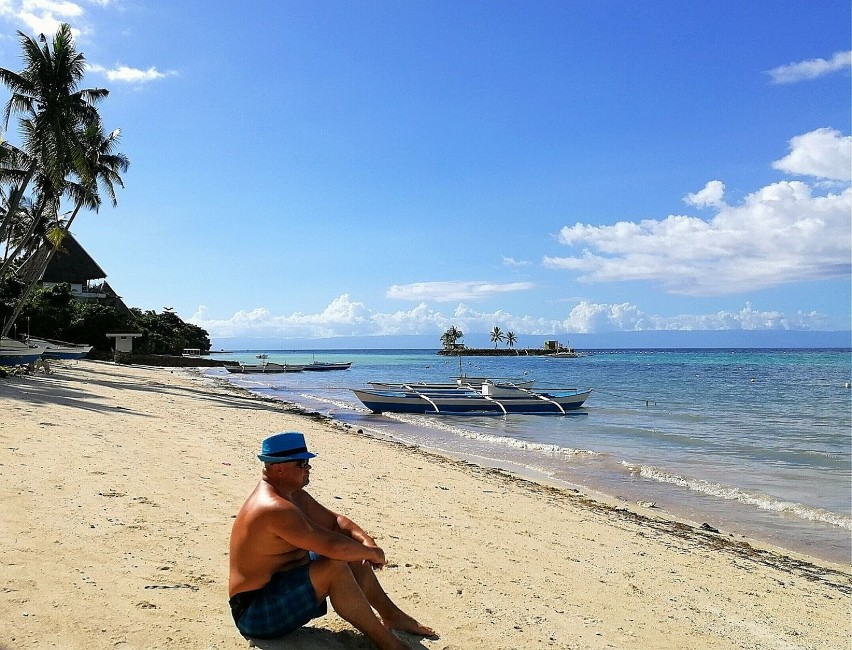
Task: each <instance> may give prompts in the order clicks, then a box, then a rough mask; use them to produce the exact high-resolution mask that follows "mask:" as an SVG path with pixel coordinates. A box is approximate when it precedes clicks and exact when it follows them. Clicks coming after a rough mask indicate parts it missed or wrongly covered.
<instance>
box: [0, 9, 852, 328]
mask: <svg viewBox="0 0 852 650" xmlns="http://www.w3.org/2000/svg"><path fill="white" fill-rule="evenodd" d="M851 12H852V10H850V4H849V2H848V0H844V1H842V2H841V1H825V2H818V3H792V2H768V1H766V2H763V1H760V2H741V1H735V2H734V1H732V2H729V1H718V2H681V1H676V2H675V1H672V2H644V3H634V2H626V1H625V2H608V1H596V2H574V1H570V0H563V1H562V2H529V3H518V2H443V1H430V2H417V1H415V2H401V1H400V2H397V1H394V2H321V1H320V2H313V1H312V2H307V1H305V2H288V1H259V2H251V3H238V2H196V1H186V2H165V1H163V2H131V1H129V0H128V1H118V0H112V1H111V0H99V1H94V0H92V1H85V0H77V1H76V2H71V1H66V2H51V1H49V0H28V1H20V0H0V20H2V25H3V27H4V29H3V30H2V33H0V66H2V67H6V68H9V69H12V70H19V69H21V67H22V64H21V61H20V46H19V43H18V40H17V35H16V30H18V29H20V30H22V31H24V32H25V33H27V34H30V35H35V34H38V33H40V32H44V33H46V34H52V33H53V32H54V31H55V28H56V25H57V24H58V22H60V21H64V22H68V23H69V24H70V25H71V26H72V28H73V29H74V33H75V39H76V40H75V42H76V45H77V47H78V49H79V50H80V51H82V52H83V53H84V54H85V56H86V59H87V61H88V63H89V65H90V71H89V73H88V74H87V77H86V80H85V86H87V87H106V88H108V89H109V90H110V96H109V97H108V99H107V100H106V101H105V102H104V103H103V104H102V105H101V113H102V115H103V117H104V121H105V125H106V127H107V128H108V129H113V128H116V127H118V128H121V130H122V142H121V147H120V148H121V150H122V151H123V152H124V153H125V154H126V155H127V156H128V157H129V158H130V160H131V166H130V169H129V171H128V172H127V174H126V175H125V176H124V178H125V183H126V188H125V189H124V190H121V191H120V192H119V196H118V200H119V205H118V207H117V208H115V209H113V208H111V207H109V206H105V207H103V208H102V209H101V210H100V212H99V213H97V214H95V213H90V214H82V215H81V216H79V217H78V218H77V219H76V221H75V223H74V228H73V230H74V233H75V235H76V236H77V238H78V239H79V240H80V242H81V243H82V244H83V246H84V247H85V248H86V249H87V250H88V251H89V252H90V253H91V254H92V255H93V257H95V259H96V260H97V261H98V263H99V264H100V265H101V266H102V267H103V268H104V269H105V270H106V272H107V273H108V274H109V282H110V284H111V285H112V286H113V287H114V288H115V289H116V290H117V291H118V292H119V293H120V294H121V295H122V296H123V297H124V299H125V301H126V302H127V303H128V304H129V305H131V306H137V307H141V308H143V309H154V310H157V311H159V310H161V309H163V308H164V307H173V308H175V309H176V310H177V312H178V313H179V314H180V315H181V316H182V317H183V318H185V319H187V320H191V321H192V322H195V323H197V324H199V325H201V326H202V327H204V328H205V329H207V330H208V332H210V334H211V335H212V336H213V337H214V338H217V339H220V338H224V337H231V336H241V337H253V336H256V337H267V338H268V337H280V338H282V339H287V338H294V337H330V336H366V335H400V334H422V335H433V334H434V335H435V336H436V337H437V336H438V335H439V334H440V333H441V332H443V331H444V330H445V329H446V328H447V327H449V326H450V325H456V326H457V327H459V329H461V330H462V331H464V332H465V333H466V334H474V333H485V332H488V331H489V330H490V329H491V328H492V327H494V326H495V325H497V326H499V327H500V328H501V329H502V330H504V331H513V332H515V333H518V334H531V335H554V336H557V337H558V336H559V335H563V337H564V338H567V337H568V335H570V334H572V333H595V332H612V331H638V330H660V329H684V330H719V329H734V330H736V329H743V330H771V329H786V330H791V329H792V330H797V329H802V330H846V329H850V327H851V326H852V325H850V312H852V308H850V302H852V296H850V267H851V266H852V264H850V261H851V260H852V252H851V251H852V190H850V176H852V162H851V160H852V153H851V152H852V136H850V131H852V127H850V107H852V97H850V87H852V84H850V62H852V54H850V46H852V43H850V24H852V15H850V13H851ZM2 92H6V91H2ZM6 97H8V94H6V95H5V97H4V98H3V101H4V102H5V98H6ZM8 138H9V139H10V140H13V141H14V140H15V138H16V133H15V130H14V128H11V127H10V133H9V134H8Z"/></svg>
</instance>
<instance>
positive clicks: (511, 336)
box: [506, 332, 516, 348]
mask: <svg viewBox="0 0 852 650" xmlns="http://www.w3.org/2000/svg"><path fill="white" fill-rule="evenodd" d="M515 341H516V339H515V333H514V332H506V345H507V346H508V347H510V348H513V347H515Z"/></svg>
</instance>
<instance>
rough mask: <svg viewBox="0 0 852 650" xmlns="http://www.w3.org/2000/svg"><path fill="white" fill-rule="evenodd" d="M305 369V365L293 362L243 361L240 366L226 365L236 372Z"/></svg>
mask: <svg viewBox="0 0 852 650" xmlns="http://www.w3.org/2000/svg"><path fill="white" fill-rule="evenodd" d="M304 369H305V366H295V365H291V364H282V363H261V364H256V365H255V364H247V363H241V364H240V365H239V366H225V370H227V371H228V372H231V373H235V374H240V373H245V374H251V373H257V374H271V373H280V372H302V370H304Z"/></svg>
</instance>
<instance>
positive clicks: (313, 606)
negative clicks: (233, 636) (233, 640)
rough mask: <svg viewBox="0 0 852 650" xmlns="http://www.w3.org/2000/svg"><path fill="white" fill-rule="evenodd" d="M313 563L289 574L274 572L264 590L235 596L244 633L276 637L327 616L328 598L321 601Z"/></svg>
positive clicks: (233, 600)
mask: <svg viewBox="0 0 852 650" xmlns="http://www.w3.org/2000/svg"><path fill="white" fill-rule="evenodd" d="M309 566H310V565H309V564H303V565H302V566H299V567H296V568H295V569H293V570H292V571H287V572H286V573H273V574H272V578H271V579H270V580H269V582H267V583H266V584H265V585H264V586H263V587H261V588H260V589H255V590H253V591H244V592H242V593H239V594H235V595H234V596H233V597H231V600H230V605H231V614H232V615H233V617H234V623H236V624H237V629H238V630H239V631H240V633H241V634H242V635H243V636H245V637H254V638H256V639H274V638H276V637H279V636H284V635H285V634H289V633H290V632H293V631H294V630H298V629H299V628H300V627H302V626H303V625H304V624H305V623H307V622H308V621H310V620H311V619H314V618H318V617H320V616H325V615H326V613H327V612H328V606H327V604H326V601H325V599H323V600H322V602H317V595H316V592H315V591H314V586H313V584H312V583H311V578H310V576H309V574H308V567H309Z"/></svg>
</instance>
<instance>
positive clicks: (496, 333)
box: [491, 325, 506, 350]
mask: <svg viewBox="0 0 852 650" xmlns="http://www.w3.org/2000/svg"><path fill="white" fill-rule="evenodd" d="M504 338H506V335H505V334H503V332H501V331H500V328H499V327H497V326H496V325H495V326H494V329H493V330H491V341H492V343H494V349H495V350H496V349H497V344H498V343H499V342H500V341H502V340H503V339H504Z"/></svg>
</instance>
